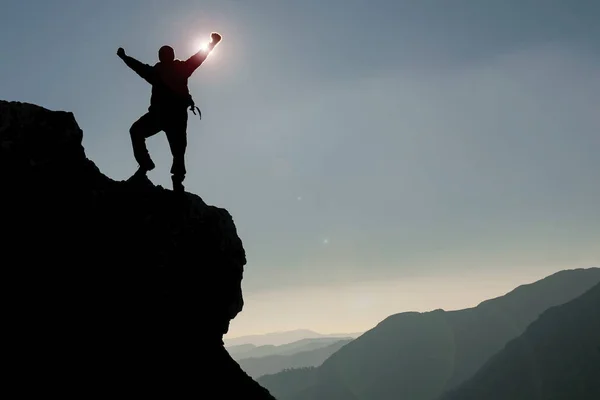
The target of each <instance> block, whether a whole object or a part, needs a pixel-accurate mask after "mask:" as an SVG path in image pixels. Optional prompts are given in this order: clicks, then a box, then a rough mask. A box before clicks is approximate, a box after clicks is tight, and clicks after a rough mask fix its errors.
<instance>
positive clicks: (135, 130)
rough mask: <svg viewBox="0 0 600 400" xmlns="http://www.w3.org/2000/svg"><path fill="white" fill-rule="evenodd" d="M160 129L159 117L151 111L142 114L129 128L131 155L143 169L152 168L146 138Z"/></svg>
mask: <svg viewBox="0 0 600 400" xmlns="http://www.w3.org/2000/svg"><path fill="white" fill-rule="evenodd" d="M161 130H162V127H161V126H160V121H159V119H158V118H157V117H156V116H154V115H153V114H151V113H146V114H144V115H142V116H141V117H140V118H139V119H138V120H137V121H135V122H134V123H133V125H131V128H130V129H129V134H130V135H131V145H132V147H133V156H134V157H135V160H136V161H137V162H138V164H139V165H140V169H141V170H143V171H152V170H153V169H154V162H153V161H152V158H150V154H149V153H148V149H147V148H146V138H149V137H150V136H152V135H156V134H157V133H158V132H160V131H161Z"/></svg>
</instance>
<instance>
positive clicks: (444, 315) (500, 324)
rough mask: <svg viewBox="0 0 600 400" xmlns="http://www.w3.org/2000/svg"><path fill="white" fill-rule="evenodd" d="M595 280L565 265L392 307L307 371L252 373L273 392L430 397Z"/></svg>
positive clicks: (324, 399) (287, 398)
mask: <svg viewBox="0 0 600 400" xmlns="http://www.w3.org/2000/svg"><path fill="white" fill-rule="evenodd" d="M598 282H600V268H590V269H576V270H566V271H561V272H558V273H556V274H553V275H551V276H548V277H546V278H544V279H541V280H539V281H537V282H534V283H532V284H528V285H522V286H519V287H518V288H516V289H515V290H513V291H511V292H510V293H508V294H506V295H504V296H501V297H498V298H495V299H491V300H488V301H485V302H483V303H481V304H479V305H478V306H477V307H474V308H470V309H465V310H458V311H449V312H446V311H443V310H435V311H432V312H426V313H416V312H409V313H401V314H396V315H392V316H390V317H388V318H386V319H385V320H383V321H382V322H380V323H379V324H378V325H377V326H376V327H374V328H373V329H371V330H370V331H367V332H366V333H364V334H363V335H362V336H360V337H359V338H357V339H355V340H353V341H352V342H350V343H348V344H347V345H346V346H344V347H343V348H341V349H340V350H339V351H337V352H336V353H334V354H333V355H332V356H331V357H329V358H328V359H327V360H326V361H325V362H324V363H323V364H322V365H321V366H320V367H318V368H316V369H315V370H314V371H313V370H310V371H309V372H307V371H299V372H298V373H296V374H295V373H294V372H295V371H293V370H292V371H289V372H287V373H285V374H281V375H279V374H276V375H271V376H266V377H262V378H260V379H258V381H259V382H260V383H261V384H263V385H264V386H265V387H267V388H268V389H269V390H271V391H272V393H273V394H274V395H276V396H277V398H279V399H281V400H351V399H357V400H362V399H369V400H392V399H393V400H402V399H407V400H434V399H436V398H438V397H439V396H440V395H442V394H443V393H444V392H446V391H448V390H450V389H452V388H455V387H456V386H457V385H459V384H460V383H462V382H464V381H465V380H467V379H468V378H470V377H472V376H473V375H474V374H475V373H476V372H477V370H478V369H479V368H481V366H483V364H484V363H485V362H486V361H487V360H488V359H489V358H490V357H491V356H493V355H494V354H495V353H497V352H498V351H500V350H501V349H502V348H503V347H504V346H505V345H506V343H507V342H508V341H510V340H511V339H514V338H515V337H517V336H519V335H520V334H522V333H523V332H524V330H525V329H526V328H527V326H528V325H529V324H530V323H531V322H533V321H534V320H535V319H537V318H538V317H539V315H540V314H541V313H542V312H544V311H545V310H547V309H548V308H550V307H553V306H556V305H559V304H564V303H566V302H568V301H570V300H572V299H574V298H576V297H578V296H580V295H581V294H582V293H584V292H585V291H586V290H588V289H589V288H591V287H592V286H593V285H594V284H596V283H598ZM294 377H295V378H294ZM294 379H296V380H297V381H298V382H294V384H291V383H290V382H292V381H294ZM279 380H281V382H279ZM284 382H285V384H284Z"/></svg>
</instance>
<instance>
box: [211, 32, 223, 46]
mask: <svg viewBox="0 0 600 400" xmlns="http://www.w3.org/2000/svg"><path fill="white" fill-rule="evenodd" d="M221 39H222V36H221V35H220V34H219V33H217V32H212V33H211V34H210V41H211V42H212V44H213V45H215V44H217V43H219V42H220V41H221Z"/></svg>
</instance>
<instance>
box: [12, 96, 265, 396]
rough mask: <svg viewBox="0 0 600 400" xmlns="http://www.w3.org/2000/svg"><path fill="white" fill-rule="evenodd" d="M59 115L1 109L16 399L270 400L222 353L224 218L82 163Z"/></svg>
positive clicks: (229, 305)
mask: <svg viewBox="0 0 600 400" xmlns="http://www.w3.org/2000/svg"><path fill="white" fill-rule="evenodd" d="M82 138H83V132H82V130H81V129H80V128H79V126H78V125H77V122H76V121H75V118H74V116H73V114H72V113H69V112H62V111H50V110H47V109H45V108H42V107H39V106H36V105H33V104H27V103H19V102H6V101H0V191H1V195H0V207H1V210H2V218H1V223H0V229H1V232H2V237H1V238H0V243H1V248H2V251H1V253H0V262H1V264H2V273H3V275H2V279H1V282H2V284H3V285H2V286H3V292H4V294H5V296H6V297H5V298H6V300H5V305H6V308H7V309H6V312H5V313H4V318H3V319H4V321H3V326H4V329H3V330H4V331H5V334H7V337H8V338H9V339H5V346H6V351H5V352H3V353H6V356H5V360H6V361H7V362H8V363H9V365H10V366H11V367H10V368H11V373H12V376H11V377H7V378H8V379H9V381H12V382H13V383H14V384H15V385H17V386H18V390H19V391H20V392H21V393H29V392H31V393H35V392H39V393H44V394H60V395H63V396H67V397H69V396H71V395H73V396H77V397H82V396H84V397H87V396H88V395H92V394H97V393H106V394H108V393H110V394H113V395H114V394H117V393H119V394H120V393H123V394H125V393H127V394H133V395H137V396H139V395H147V394H151V395H153V397H156V396H157V395H168V396H169V397H173V396H174V395H178V394H186V395H192V396H197V395H200V397H203V396H209V397H210V398H237V397H242V396H243V397H244V398H250V399H272V398H273V397H271V396H270V395H269V393H268V392H267V391H266V390H265V389H263V388H262V387H261V386H260V385H258V384H257V383H256V382H255V381H253V380H252V379H251V378H249V377H248V376H247V375H246V374H245V373H244V372H243V371H242V370H241V369H240V368H239V366H238V364H237V363H236V362H235V361H233V360H232V359H231V357H230V356H229V354H228V353H227V352H226V350H225V349H224V347H223V343H222V341H221V338H222V335H223V334H224V333H226V332H227V330H228V327H229V321H230V320H231V319H232V318H234V317H235V316H236V315H237V314H238V313H239V312H240V311H241V310H242V307H243V299H242V292H241V281H242V275H243V267H244V265H245V263H246V257H245V252H244V248H243V246H242V242H241V240H240V238H239V237H238V235H237V233H236V227H235V224H234V222H233V219H232V217H231V215H230V214H229V213H228V212H227V210H225V209H222V208H218V207H214V206H210V205H207V204H205V203H204V201H202V199H201V198H199V197H198V196H195V195H193V194H190V193H174V192H172V191H171V190H167V189H164V188H162V187H160V186H155V185H153V184H152V183H151V182H150V181H149V180H148V179H147V178H145V177H143V178H138V177H136V178H132V179H130V180H129V181H123V182H119V181H114V180H112V179H110V178H108V177H106V176H105V175H103V174H102V173H101V172H100V171H99V170H98V168H97V167H96V166H95V165H94V163H93V162H92V161H90V160H88V159H87V157H86V155H85V152H84V149H83V147H82Z"/></svg>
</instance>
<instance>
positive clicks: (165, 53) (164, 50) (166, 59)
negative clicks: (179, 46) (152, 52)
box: [158, 46, 175, 63]
mask: <svg viewBox="0 0 600 400" xmlns="http://www.w3.org/2000/svg"><path fill="white" fill-rule="evenodd" d="M158 59H159V60H160V62H162V63H170V62H173V60H175V50H173V48H172V47H171V46H163V47H161V48H160V49H159V50H158Z"/></svg>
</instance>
